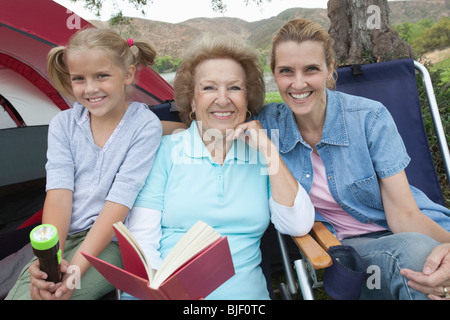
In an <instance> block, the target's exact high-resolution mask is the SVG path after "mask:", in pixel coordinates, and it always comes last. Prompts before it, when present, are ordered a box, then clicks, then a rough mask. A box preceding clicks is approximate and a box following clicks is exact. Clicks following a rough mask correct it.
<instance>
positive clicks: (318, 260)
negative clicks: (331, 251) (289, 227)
mask: <svg viewBox="0 0 450 320" xmlns="http://www.w3.org/2000/svg"><path fill="white" fill-rule="evenodd" d="M293 239H294V241H295V243H296V244H297V246H298V248H299V249H300V250H301V251H302V252H303V254H304V255H305V256H306V259H308V260H309V262H310V263H311V265H312V266H313V268H314V269H315V270H318V269H324V268H328V267H329V266H331V265H332V261H331V257H330V256H329V255H328V253H327V252H326V251H325V250H324V249H323V248H322V247H321V246H320V245H319V244H318V243H317V242H316V240H314V239H313V237H311V236H310V235H309V234H307V235H306V236H303V237H293Z"/></svg>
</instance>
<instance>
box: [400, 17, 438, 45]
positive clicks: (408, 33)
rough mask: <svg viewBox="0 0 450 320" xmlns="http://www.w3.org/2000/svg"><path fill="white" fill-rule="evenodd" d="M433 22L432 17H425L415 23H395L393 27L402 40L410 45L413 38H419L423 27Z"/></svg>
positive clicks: (429, 26)
mask: <svg viewBox="0 0 450 320" xmlns="http://www.w3.org/2000/svg"><path fill="white" fill-rule="evenodd" d="M434 23H435V21H434V20H433V19H431V18H425V19H422V20H420V21H419V22H418V23H416V24H414V23H410V22H404V23H402V24H398V25H395V26H394V27H393V28H394V30H395V31H397V33H398V34H399V36H400V37H401V38H402V39H403V40H405V41H406V42H408V43H409V44H410V45H412V44H413V42H414V40H416V39H417V38H419V37H420V36H421V35H422V33H423V31H424V30H425V29H428V28H431V27H432V26H433V25H434Z"/></svg>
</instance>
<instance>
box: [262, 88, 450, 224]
mask: <svg viewBox="0 0 450 320" xmlns="http://www.w3.org/2000/svg"><path fill="white" fill-rule="evenodd" d="M326 94H327V107H326V117H325V123H324V128H323V133H322V138H321V140H320V142H319V143H318V144H317V145H316V149H317V151H318V153H319V156H320V157H321V159H322V161H323V163H324V166H325V170H326V175H327V179H328V187H329V190H330V193H331V195H332V196H333V198H334V200H335V201H336V203H338V204H339V205H340V206H341V208H342V209H343V210H344V211H345V212H347V213H348V214H349V215H351V216H352V217H353V218H355V219H356V220H358V221H360V222H362V223H372V222H373V223H376V224H377V225H380V226H382V227H384V228H386V229H389V226H388V224H387V221H386V215H385V212H384V209H383V203H382V200H381V193H380V187H379V184H378V178H385V177H389V176H392V175H394V174H396V173H399V172H401V171H402V170H404V169H405V168H406V166H407V165H408V164H409V161H410V158H409V156H408V154H407V153H406V149H405V146H404V144H403V141H402V139H401V137H400V135H399V133H398V131H397V127H396V125H395V123H394V120H393V118H392V116H391V114H390V113H389V111H388V110H387V109H386V108H385V107H384V106H383V105H382V104H381V103H379V102H377V101H373V100H369V99H366V98H362V97H358V96H352V95H348V94H344V93H341V92H337V91H330V90H327V93H326ZM254 119H257V120H259V121H260V122H261V124H262V126H263V128H264V129H266V130H267V133H268V135H269V137H270V138H271V139H272V141H273V142H274V143H275V144H277V145H278V148H279V151H280V154H281V156H282V158H283V160H284V162H285V163H286V165H287V167H288V168H289V170H290V171H291V173H292V175H293V176H294V177H295V178H296V179H297V180H298V181H299V182H300V184H301V185H302V186H303V187H304V188H305V190H306V191H307V192H308V193H309V192H310V190H311V186H312V182H313V178H314V171H313V166H312V161H311V152H312V151H313V150H312V148H311V146H309V145H308V143H306V142H305V141H304V140H303V138H302V136H301V134H300V132H299V130H298V127H297V123H296V120H295V116H294V114H293V112H292V110H291V109H290V108H289V107H288V106H287V105H286V104H284V103H281V104H276V103H271V104H268V105H266V106H265V107H264V109H263V110H262V111H261V112H260V113H259V114H258V115H256V116H255V117H254ZM411 190H412V193H413V196H414V198H415V200H416V202H417V204H418V206H419V208H420V210H421V211H422V212H423V213H424V214H426V215H427V216H429V217H430V218H431V219H433V220H434V221H436V222H437V223H439V224H440V225H441V226H442V227H443V228H444V229H446V230H450V210H448V209H447V208H445V207H443V206H441V205H439V204H436V203H434V202H432V201H431V200H430V199H429V198H428V197H427V196H426V195H425V194H424V193H423V192H421V191H420V190H418V189H417V188H415V187H413V186H411ZM316 220H317V221H322V222H325V225H326V226H327V227H328V228H329V229H330V230H331V231H332V232H333V233H334V232H335V231H334V227H333V226H332V225H331V223H329V222H328V221H326V219H325V218H323V217H322V216H321V215H320V214H319V213H317V212H316Z"/></svg>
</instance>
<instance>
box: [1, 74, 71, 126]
mask: <svg viewBox="0 0 450 320" xmlns="http://www.w3.org/2000/svg"><path fill="white" fill-rule="evenodd" d="M0 94H1V95H2V96H3V97H4V98H6V99H7V100H8V101H9V102H10V103H11V105H12V106H13V107H14V108H15V109H16V110H17V112H18V113H19V115H21V117H22V119H23V121H24V123H25V125H27V126H39V125H47V124H49V122H50V120H51V119H52V118H53V117H54V116H55V115H56V114H57V113H58V112H59V111H60V109H59V108H58V107H57V106H56V105H55V104H54V103H53V101H52V100H50V98H49V97H48V96H47V95H45V94H44V93H43V92H42V91H40V90H39V88H37V87H36V86H35V85H34V84H33V83H31V82H30V81H28V80H26V79H25V78H23V77H22V76H21V75H19V74H18V73H16V72H14V71H12V70H10V69H0ZM66 108H67V105H66Z"/></svg>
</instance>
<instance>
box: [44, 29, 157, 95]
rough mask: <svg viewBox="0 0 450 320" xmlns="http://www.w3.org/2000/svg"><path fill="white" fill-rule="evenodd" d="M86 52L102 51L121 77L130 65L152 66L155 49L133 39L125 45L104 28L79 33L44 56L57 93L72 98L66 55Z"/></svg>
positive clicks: (83, 30) (124, 42)
mask: <svg viewBox="0 0 450 320" xmlns="http://www.w3.org/2000/svg"><path fill="white" fill-rule="evenodd" d="M130 44H132V45H133V47H131V46H130ZM134 47H135V48H136V50H135V49H134ZM88 49H100V50H103V51H104V52H105V54H106V55H107V56H108V57H109V58H110V59H111V61H113V63H115V65H116V66H117V67H119V68H120V69H121V70H122V71H123V72H124V74H125V73H126V71H127V69H128V67H129V66H130V65H134V66H136V69H140V68H141V67H142V68H143V67H146V66H148V65H152V64H154V61H155V57H156V51H155V49H154V48H153V47H152V46H151V45H150V44H149V43H148V42H146V41H142V40H133V41H132V42H131V41H130V43H129V42H128V41H127V40H125V39H123V38H122V37H121V36H120V35H119V34H118V33H117V32H116V31H114V30H111V29H107V28H86V29H82V30H79V31H78V32H76V33H75V34H74V35H73V36H72V38H71V39H70V41H69V43H68V44H67V46H66V47H63V46H59V47H55V48H53V49H51V50H50V52H49V53H48V56H47V73H48V76H49V79H50V81H51V82H52V84H53V86H54V87H55V88H56V89H57V90H58V91H59V92H60V93H61V94H63V95H65V96H67V97H69V98H74V96H73V92H72V86H71V82H70V75H69V70H68V68H67V55H68V54H71V53H81V52H83V51H84V50H88ZM133 51H136V53H133Z"/></svg>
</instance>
